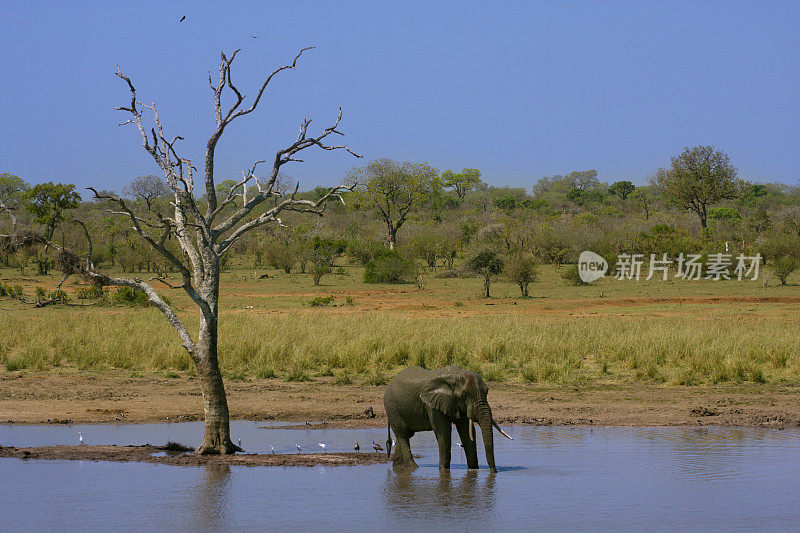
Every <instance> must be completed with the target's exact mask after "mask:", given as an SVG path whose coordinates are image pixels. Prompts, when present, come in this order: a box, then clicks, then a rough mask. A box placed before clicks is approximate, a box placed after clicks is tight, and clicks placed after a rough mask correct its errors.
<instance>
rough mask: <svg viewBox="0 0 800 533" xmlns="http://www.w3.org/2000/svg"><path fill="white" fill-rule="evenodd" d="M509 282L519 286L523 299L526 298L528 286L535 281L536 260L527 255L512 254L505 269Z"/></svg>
mask: <svg viewBox="0 0 800 533" xmlns="http://www.w3.org/2000/svg"><path fill="white" fill-rule="evenodd" d="M506 275H507V276H508V279H509V281H511V282H512V283H516V284H517V285H519V290H520V292H521V293H522V297H523V298H527V297H528V285H530V284H531V283H533V282H534V281H536V278H537V271H536V259H535V258H534V257H533V256H532V255H531V254H528V253H517V254H513V255H512V256H511V257H510V259H509V261H508V265H507V267H506Z"/></svg>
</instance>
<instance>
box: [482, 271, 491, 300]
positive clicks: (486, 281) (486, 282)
mask: <svg viewBox="0 0 800 533" xmlns="http://www.w3.org/2000/svg"><path fill="white" fill-rule="evenodd" d="M491 283H492V279H491V278H490V277H489V276H486V277H485V278H483V289H484V293H485V294H486V297H487V298H489V285H490V284H491Z"/></svg>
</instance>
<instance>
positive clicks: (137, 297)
mask: <svg viewBox="0 0 800 533" xmlns="http://www.w3.org/2000/svg"><path fill="white" fill-rule="evenodd" d="M112 299H113V301H114V303H115V304H117V305H127V306H129V307H147V306H148V305H150V300H149V299H148V298H147V294H145V292H144V291H143V290H141V289H134V288H132V287H120V288H118V289H117V290H116V292H115V293H114V296H113V298H112Z"/></svg>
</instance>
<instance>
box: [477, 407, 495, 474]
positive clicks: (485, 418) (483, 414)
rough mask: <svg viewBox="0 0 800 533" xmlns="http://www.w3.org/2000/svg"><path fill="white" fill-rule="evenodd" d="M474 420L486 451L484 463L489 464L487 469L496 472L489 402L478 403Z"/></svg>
mask: <svg viewBox="0 0 800 533" xmlns="http://www.w3.org/2000/svg"><path fill="white" fill-rule="evenodd" d="M475 420H476V422H477V423H478V425H479V426H480V428H481V435H483V449H484V451H485V452H486V463H487V464H488V465H489V470H491V471H492V472H497V466H496V465H495V462H494V432H493V431H492V420H493V419H492V409H491V407H489V404H488V403H486V402H482V403H480V404H478V406H477V409H476V417H475Z"/></svg>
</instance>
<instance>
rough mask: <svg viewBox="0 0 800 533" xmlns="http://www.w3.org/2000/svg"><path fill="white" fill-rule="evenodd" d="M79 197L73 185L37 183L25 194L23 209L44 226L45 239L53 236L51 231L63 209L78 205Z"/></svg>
mask: <svg viewBox="0 0 800 533" xmlns="http://www.w3.org/2000/svg"><path fill="white" fill-rule="evenodd" d="M80 201H81V197H80V195H79V194H78V193H76V192H75V185H72V184H64V183H53V182H52V181H48V182H47V183H39V184H37V185H34V186H33V187H32V188H31V189H30V190H28V192H27V193H26V195H25V209H27V210H28V211H30V212H31V213H33V215H34V217H35V218H34V220H35V221H36V222H37V223H38V224H41V225H43V226H44V227H45V234H44V236H45V239H47V240H48V241H49V240H50V239H52V238H53V232H54V231H55V229H56V226H57V225H58V223H59V222H61V221H62V220H63V219H64V211H66V210H67V209H75V208H77V207H78V205H80Z"/></svg>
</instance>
